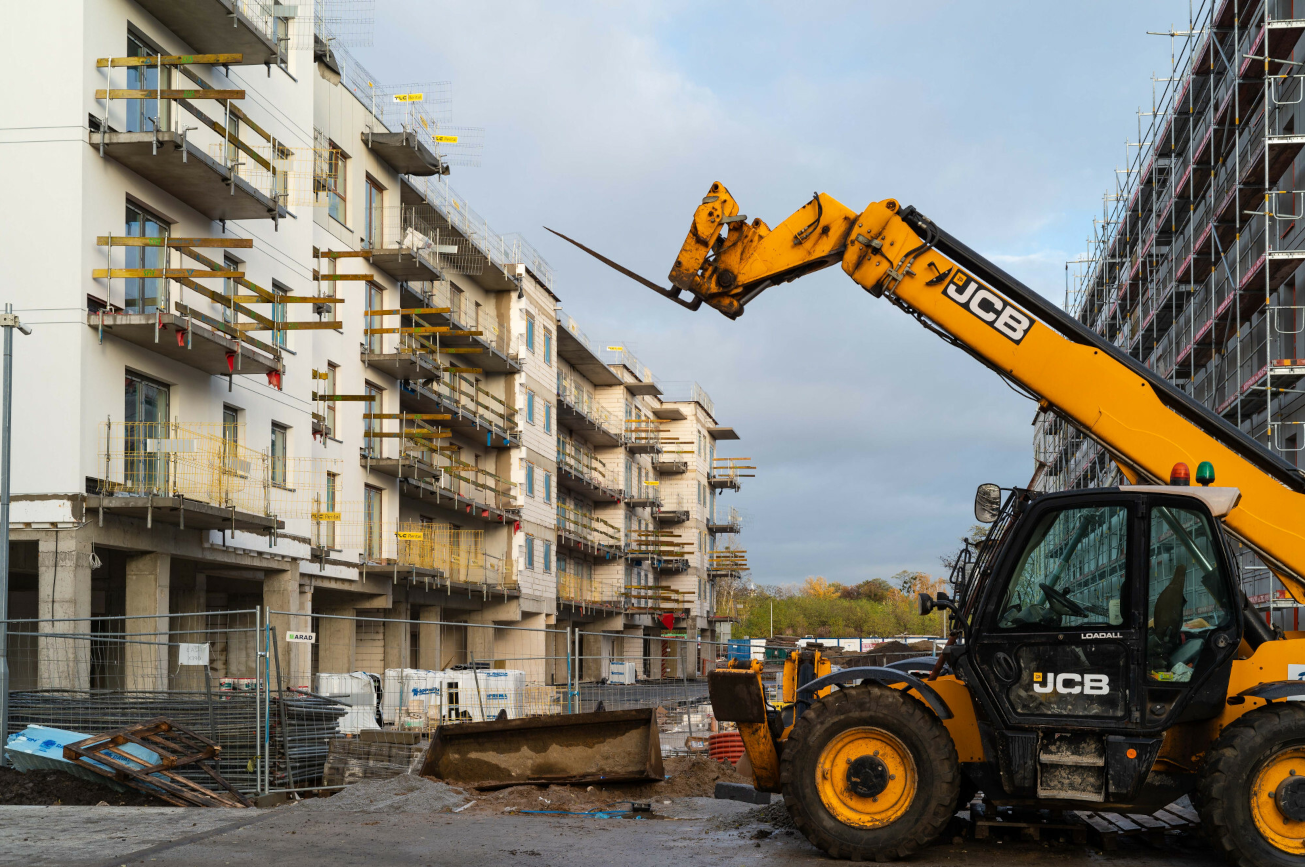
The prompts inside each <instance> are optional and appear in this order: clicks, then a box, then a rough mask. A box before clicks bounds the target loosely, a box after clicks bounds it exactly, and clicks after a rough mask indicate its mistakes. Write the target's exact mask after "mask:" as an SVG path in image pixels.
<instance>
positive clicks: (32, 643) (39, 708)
mask: <svg viewBox="0 0 1305 867" xmlns="http://www.w3.org/2000/svg"><path fill="white" fill-rule="evenodd" d="M7 650H8V659H9V674H10V681H9V726H8V731H7V732H5V737H6V738H7V737H8V736H9V735H11V734H14V733H15V732H18V731H21V730H23V729H24V728H26V727H27V726H29V725H40V726H47V727H51V728H58V729H65V730H68V731H73V732H79V733H82V734H85V735H87V736H91V735H96V734H100V733H103V732H107V731H113V730H116V729H121V728H125V727H127V726H132V725H137V724H139V723H144V722H147V721H149V720H152V719H154V718H156V717H166V718H167V719H169V720H172V721H174V722H177V723H180V724H181V725H183V726H185V727H187V728H189V729H191V730H193V731H195V732H197V733H199V734H201V735H203V736H205V737H208V738H210V739H211V740H213V741H215V742H216V743H217V744H218V745H219V746H220V747H221V748H222V749H221V754H220V756H219V758H218V761H217V762H216V767H217V770H218V771H219V773H221V774H222V776H223V777H225V778H226V779H227V781H228V782H230V783H231V784H232V785H233V786H235V787H236V788H237V789H239V790H240V791H242V792H247V793H249V792H256V791H257V790H258V785H259V780H258V776H259V774H258V771H259V768H258V757H259V756H260V755H262V751H260V749H259V744H260V733H261V732H262V724H261V720H260V712H259V703H260V702H259V697H260V694H261V693H260V690H259V662H258V659H259V658H258V651H259V646H258V613H257V612H256V611H253V610H249V611H210V612H194V613H184V614H173V615H163V616H132V617H127V616H119V617H88V618H81V619H49V620H10V621H8V642H7ZM184 775H185V776H186V777H187V778H189V779H193V781H194V782H196V783H198V784H200V785H202V786H205V787H206V788H211V787H212V780H211V779H209V778H208V777H207V775H205V774H204V773H203V771H202V770H200V769H198V768H193V769H190V770H187V771H185V772H184Z"/></svg>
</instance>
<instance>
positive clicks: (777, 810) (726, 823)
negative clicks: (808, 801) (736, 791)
mask: <svg viewBox="0 0 1305 867" xmlns="http://www.w3.org/2000/svg"><path fill="white" fill-rule="evenodd" d="M712 824H713V827H715V828H716V830H718V831H735V830H738V829H739V828H744V827H747V826H748V825H770V826H771V827H772V828H775V829H776V830H791V829H793V828H796V827H797V825H794V824H793V817H792V816H790V815H789V814H788V810H786V809H784V801H783V799H780V800H778V801H776V802H774V803H772V804H769V805H767V806H765V807H756V808H755V809H751V810H747V811H744V812H741V813H735V814H733V815H730V816H721V817H720V818H718V819H717V820H716V821H715V822H714V823H712Z"/></svg>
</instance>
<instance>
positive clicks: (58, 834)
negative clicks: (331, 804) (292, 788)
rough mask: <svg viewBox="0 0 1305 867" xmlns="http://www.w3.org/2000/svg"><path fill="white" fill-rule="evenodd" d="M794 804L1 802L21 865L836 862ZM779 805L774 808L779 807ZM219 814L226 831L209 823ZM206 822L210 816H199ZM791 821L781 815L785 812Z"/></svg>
mask: <svg viewBox="0 0 1305 867" xmlns="http://www.w3.org/2000/svg"><path fill="white" fill-rule="evenodd" d="M782 809H783V808H782V807H779V808H776V807H773V806H772V807H771V808H770V809H768V810H767V809H764V808H763V809H758V808H755V807H748V806H747V805H744V804H738V803H737V802H733V801H712V800H709V799H705V798H682V799H678V800H674V801H673V803H672V804H670V805H662V804H655V805H654V810H655V812H656V816H655V817H654V818H652V819H648V820H645V821H638V820H635V821H631V820H629V819H622V818H598V817H597V816H586V817H576V816H558V815H531V814H523V813H508V814H497V815H490V814H484V813H481V814H474V813H472V812H471V810H470V809H469V810H468V811H467V812H464V813H425V814H423V813H408V812H397V813H391V812H386V811H380V812H376V811H363V812H331V813H316V812H303V811H301V810H300V807H298V806H289V807H278V808H276V809H274V810H200V809H189V810H185V809H177V810H157V809H144V808H131V807H109V808H106V807H100V808H95V807H0V865H5V867H7V865H10V864H12V865H15V867H18V865H22V867H124V865H125V867H244V865H249V867H253V865H267V864H275V865H277V867H353V865H358V864H366V865H368V867H445V865H447V867H466V865H468V864H475V865H482V864H483V865H499V864H503V865H528V867H610V865H613V864H620V865H622V867H665V865H666V864H668V863H670V864H677V865H679V864H682V865H689V867H699V865H712V867H754V865H755V867H799V865H801V867H818V865H824V867H833V865H835V864H836V863H838V862H833V861H830V860H829V859H828V858H826V857H825V856H824V855H823V854H822V853H821V852H819V851H818V850H816V849H815V848H814V847H813V846H812V845H811V844H810V843H808V842H807V841H806V840H805V839H803V837H802V835H801V834H799V833H797V832H796V831H794V830H793V829H792V828H784V827H782V824H779V825H777V824H772V822H771V821H766V820H767V819H771V820H772V821H773V820H775V819H780V817H779V816H778V815H777V814H778V813H779V812H781V811H782ZM771 814H775V815H771ZM206 820H208V821H209V822H210V823H211V822H212V821H213V820H218V821H222V822H225V823H226V824H225V825H224V826H220V827H215V826H212V825H211V824H209V825H206V824H205V822H206ZM197 821H198V823H199V824H198V825H196V824H195V823H196V822H197ZM781 823H782V820H781ZM903 863H904V864H907V865H909V867H1224V865H1225V864H1226V862H1224V861H1222V860H1221V859H1218V858H1216V857H1214V856H1213V854H1212V853H1211V852H1210V851H1209V847H1208V846H1204V847H1203V846H1202V845H1201V843H1200V841H1199V840H1198V839H1196V838H1192V839H1191V840H1189V841H1185V842H1181V843H1174V844H1164V845H1160V846H1152V845H1149V844H1146V843H1142V842H1134V841H1124V842H1122V843H1121V845H1120V849H1119V851H1118V852H1111V853H1101V852H1099V851H1098V850H1097V849H1095V848H1093V847H1091V846H1084V845H1074V844H1070V843H1064V842H1059V841H1055V842H1039V843H1033V842H1025V841H1021V840H1019V839H1017V838H1014V837H1012V838H1007V839H1000V838H998V839H993V840H986V841H976V840H973V839H969V838H967V837H964V836H957V837H953V838H951V839H942V840H939V841H938V842H936V843H935V844H933V845H931V846H928V847H926V848H925V849H923V850H921V851H920V852H919V853H918V854H917V855H915V856H914V857H913V858H912V859H910V861H908V862H903Z"/></svg>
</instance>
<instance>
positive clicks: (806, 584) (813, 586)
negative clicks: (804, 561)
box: [802, 575, 843, 599]
mask: <svg viewBox="0 0 1305 867" xmlns="http://www.w3.org/2000/svg"><path fill="white" fill-rule="evenodd" d="M842 589H843V588H842V586H841V585H839V584H835V583H833V582H831V581H826V580H825V579H824V577H823V576H820V575H816V576H808V577H807V579H806V580H805V581H803V582H802V595H803V596H808V597H810V598H812V599H837V598H838V597H839V594H840V592H841V591H842Z"/></svg>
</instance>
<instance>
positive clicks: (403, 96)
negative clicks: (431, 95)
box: [394, 93, 426, 102]
mask: <svg viewBox="0 0 1305 867" xmlns="http://www.w3.org/2000/svg"><path fill="white" fill-rule="evenodd" d="M425 98H426V94H424V93H396V94H394V101H395V102H421V101H422V100H423V99H425Z"/></svg>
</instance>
